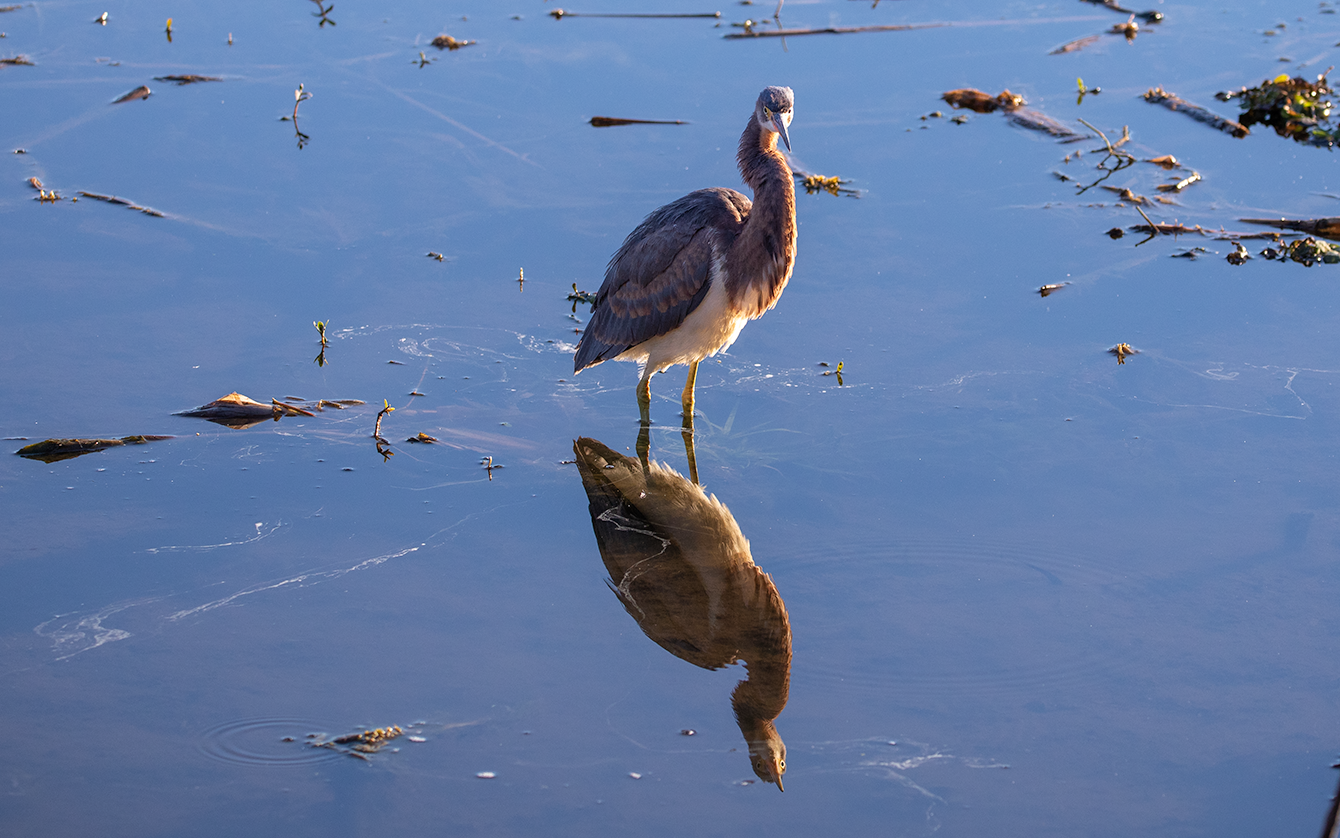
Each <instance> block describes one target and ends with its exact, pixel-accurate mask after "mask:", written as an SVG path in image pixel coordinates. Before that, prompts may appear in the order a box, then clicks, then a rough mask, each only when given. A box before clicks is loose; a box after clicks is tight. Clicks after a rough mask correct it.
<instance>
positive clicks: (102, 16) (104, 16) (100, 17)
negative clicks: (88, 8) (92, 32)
mask: <svg viewBox="0 0 1340 838" xmlns="http://www.w3.org/2000/svg"><path fill="white" fill-rule="evenodd" d="M93 22H94V23H101V24H102V25H103V26H106V25H107V13H106V12H103V13H102V14H100V15H98V16H97V17H95V18H93Z"/></svg>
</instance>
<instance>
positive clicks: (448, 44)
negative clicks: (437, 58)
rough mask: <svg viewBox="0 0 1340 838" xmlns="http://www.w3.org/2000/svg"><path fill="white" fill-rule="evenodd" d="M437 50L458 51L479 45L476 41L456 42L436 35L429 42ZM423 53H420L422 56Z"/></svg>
mask: <svg viewBox="0 0 1340 838" xmlns="http://www.w3.org/2000/svg"><path fill="white" fill-rule="evenodd" d="M430 43H431V44H432V45H433V46H435V47H437V48H438V49H449V50H458V49H460V48H461V47H468V46H471V45H473V44H477V43H479V42H478V41H458V40H456V39H455V38H453V37H451V36H450V35H438V36H437V37H436V38H434V39H433V40H432V41H431V42H430ZM422 54H423V53H420V55H422Z"/></svg>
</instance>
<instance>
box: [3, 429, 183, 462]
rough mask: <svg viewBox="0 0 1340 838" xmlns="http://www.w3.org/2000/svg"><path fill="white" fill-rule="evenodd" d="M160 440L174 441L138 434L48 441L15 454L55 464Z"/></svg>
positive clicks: (24, 448) (35, 443)
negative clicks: (99, 452)
mask: <svg viewBox="0 0 1340 838" xmlns="http://www.w3.org/2000/svg"><path fill="white" fill-rule="evenodd" d="M160 439H172V437H170V436H150V435H145V434H138V435H135V436H123V437H121V438H120V439H47V440H43V441H42V442H34V443H33V444H32V445H25V446H23V447H22V448H20V449H19V450H17V451H15V452H14V453H15V454H18V455H19V456H20V457H26V458H27V459H29V460H41V461H42V462H44V463H54V462H58V461H60V460H69V459H72V458H74V457H82V456H83V455H85V454H92V453H93V452H94V451H102V450H103V449H105V448H115V447H119V446H122V445H143V444H145V443H146V442H157V441H158V440H160Z"/></svg>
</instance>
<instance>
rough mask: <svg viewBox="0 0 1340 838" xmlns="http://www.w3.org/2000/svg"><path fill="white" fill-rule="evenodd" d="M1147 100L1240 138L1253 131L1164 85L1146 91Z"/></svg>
mask: <svg viewBox="0 0 1340 838" xmlns="http://www.w3.org/2000/svg"><path fill="white" fill-rule="evenodd" d="M1145 101H1146V102H1152V103H1154V104H1157V105H1163V106H1164V107H1165V108H1167V109H1168V110H1170V111H1181V112H1182V113H1184V114H1186V115H1187V116H1189V117H1191V118H1192V119H1194V120H1196V121H1197V122H1204V123H1205V124H1206V125H1210V126H1213V127H1215V128H1218V129H1219V130H1220V131H1223V132H1224V133H1226V134H1232V135H1233V136H1235V137H1238V138H1239V139H1241V138H1242V137H1245V136H1247V135H1248V134H1250V133H1251V131H1249V130H1247V127H1246V126H1245V125H1241V124H1239V123H1237V122H1234V121H1233V120H1231V119H1225V118H1224V117H1222V116H1220V115H1219V114H1217V113H1213V112H1212V111H1208V110H1206V109H1205V108H1202V107H1201V106H1200V105H1197V104H1193V103H1191V102H1188V101H1186V100H1185V99H1183V98H1182V97H1180V96H1178V95H1177V94H1176V93H1169V92H1168V91H1166V90H1164V89H1163V88H1162V87H1153V88H1150V89H1149V90H1148V91H1146V92H1145Z"/></svg>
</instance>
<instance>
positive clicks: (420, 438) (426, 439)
mask: <svg viewBox="0 0 1340 838" xmlns="http://www.w3.org/2000/svg"><path fill="white" fill-rule="evenodd" d="M439 441H440V440H438V438H437V437H435V436H429V435H428V434H426V433H424V432H423V431H419V432H418V433H417V434H415V435H414V436H412V437H410V438H409V439H407V440H405V442H422V443H425V444H432V443H434V442H439Z"/></svg>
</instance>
